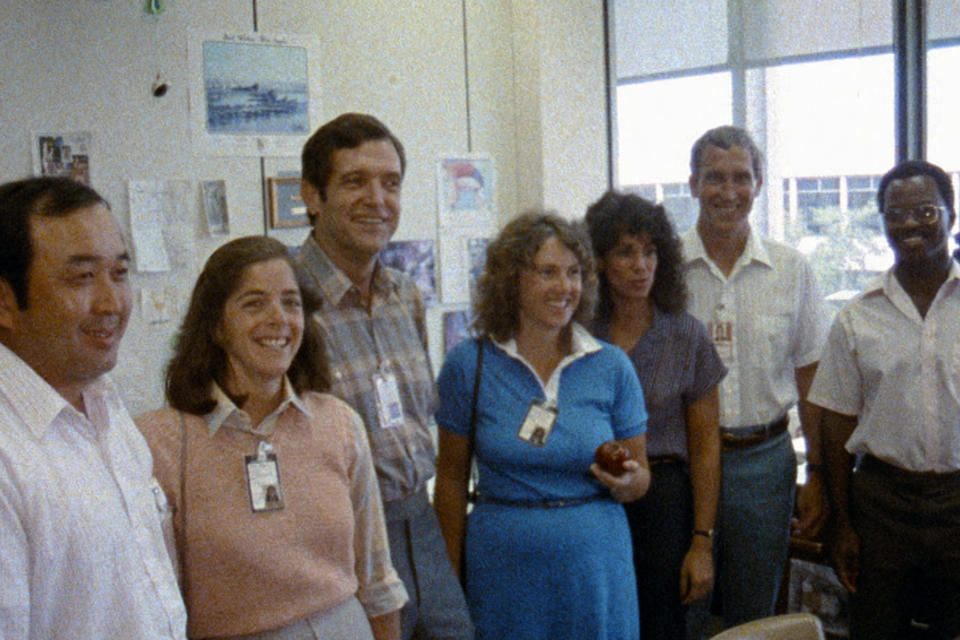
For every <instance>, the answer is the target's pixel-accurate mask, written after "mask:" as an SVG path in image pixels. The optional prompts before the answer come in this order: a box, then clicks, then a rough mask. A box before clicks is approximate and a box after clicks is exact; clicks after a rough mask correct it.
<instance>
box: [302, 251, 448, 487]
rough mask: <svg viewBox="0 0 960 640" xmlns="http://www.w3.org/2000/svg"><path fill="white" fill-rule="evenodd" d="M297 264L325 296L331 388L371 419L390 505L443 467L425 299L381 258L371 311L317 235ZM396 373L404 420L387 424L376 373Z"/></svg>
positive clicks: (321, 314)
mask: <svg viewBox="0 0 960 640" xmlns="http://www.w3.org/2000/svg"><path fill="white" fill-rule="evenodd" d="M295 260H296V262H297V263H298V265H299V266H300V267H302V268H303V269H304V271H305V272H306V273H307V274H308V275H309V278H308V280H309V282H308V286H311V287H313V288H314V290H315V292H316V293H317V294H319V297H320V300H321V306H320V309H319V310H318V311H317V312H316V313H314V315H313V321H314V322H315V323H316V324H317V326H318V327H319V328H320V331H321V333H322V334H323V339H324V342H325V345H326V355H327V357H328V359H329V363H330V370H331V374H332V387H331V389H330V393H332V394H333V395H335V396H337V397H339V398H341V399H342V400H344V401H345V402H347V403H348V404H349V405H350V406H352V407H353V408H354V409H356V410H357V412H358V413H359V414H360V416H361V417H362V418H363V421H364V424H365V425H366V428H367V435H368V436H369V438H370V448H371V449H372V451H373V461H374V466H375V467H376V470H377V477H378V479H379V483H380V493H381V494H382V496H383V500H384V502H390V501H393V500H399V499H401V498H405V497H407V496H409V495H412V494H413V493H415V492H416V491H417V490H419V489H420V488H422V487H423V486H424V485H425V484H426V482H427V480H429V479H430V478H431V477H433V474H434V472H435V466H434V458H435V450H434V445H433V436H432V434H431V428H430V427H431V425H432V422H433V412H434V410H435V409H436V405H437V393H436V387H435V386H434V381H433V369H432V368H431V366H430V357H429V355H428V352H427V330H426V323H425V320H424V312H425V308H424V304H423V300H422V298H421V297H420V292H419V291H418V290H417V288H416V285H415V284H414V283H413V281H412V280H410V279H409V278H407V277H406V276H404V275H403V274H401V273H400V272H398V271H396V270H394V269H390V268H389V267H386V266H385V265H383V264H382V263H380V262H379V261H378V262H377V265H376V267H375V269H374V272H373V283H372V285H371V291H370V294H371V306H370V312H369V313H368V312H367V310H366V309H365V308H364V307H363V304H362V303H361V296H360V290H359V289H358V288H357V287H356V286H355V285H354V284H353V283H352V282H351V281H350V279H349V278H347V276H346V275H345V274H344V273H343V272H342V271H341V270H340V269H338V268H337V267H336V266H335V265H334V264H333V263H332V262H331V261H330V259H329V258H328V257H327V255H326V254H325V253H324V252H323V250H322V249H321V248H320V247H319V246H318V245H317V243H316V242H315V241H314V239H313V237H312V236H310V237H308V238H307V240H306V241H305V242H304V243H303V246H302V247H300V250H299V251H298V252H297V255H296V258H295ZM377 373H381V374H391V375H393V376H394V378H395V379H396V381H397V388H398V389H399V392H400V401H401V403H402V404H403V423H402V424H401V425H399V426H394V427H389V428H383V427H381V425H380V418H379V416H378V413H377V402H376V397H375V390H374V375H375V374H377Z"/></svg>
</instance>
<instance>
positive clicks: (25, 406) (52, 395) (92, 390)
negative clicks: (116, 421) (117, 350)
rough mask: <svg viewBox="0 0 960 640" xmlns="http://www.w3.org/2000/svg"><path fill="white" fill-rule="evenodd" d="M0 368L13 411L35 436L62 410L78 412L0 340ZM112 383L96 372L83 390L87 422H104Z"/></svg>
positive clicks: (97, 426) (45, 429)
mask: <svg viewBox="0 0 960 640" xmlns="http://www.w3.org/2000/svg"><path fill="white" fill-rule="evenodd" d="M0 371H3V375H4V376H8V377H9V379H10V380H12V381H14V383H13V384H8V385H4V391H5V392H6V394H7V397H8V399H9V401H10V403H11V404H12V405H13V409H14V411H16V413H17V414H18V415H20V416H21V417H22V418H23V419H24V421H25V422H26V423H27V425H28V426H29V428H30V432H31V433H32V434H33V435H34V436H36V437H37V438H38V439H39V438H42V437H43V435H44V433H46V431H47V429H48V428H49V427H50V426H51V425H52V424H53V422H54V420H56V419H57V416H59V415H60V414H61V413H62V412H63V411H72V412H74V413H76V414H77V415H81V414H80V413H79V412H78V411H77V410H76V409H75V408H74V407H73V405H71V404H70V403H69V402H67V400H66V398H64V397H63V396H62V395H60V393H59V392H58V391H57V390H56V389H54V388H53V387H52V386H50V383H48V382H47V381H46V380H44V379H43V378H42V377H40V374H38V373H37V372H36V371H34V370H33V367H31V366H30V365H28V364H27V363H26V362H24V361H23V359H21V358H20V356H18V355H17V354H16V353H14V352H13V351H11V350H10V349H9V348H7V347H6V346H4V345H2V344H0ZM112 386H113V384H112V383H111V382H110V381H109V379H108V378H107V376H105V375H104V376H100V377H99V378H97V379H96V380H94V381H93V382H91V383H90V384H89V385H87V387H86V388H85V389H84V390H83V392H82V394H83V401H84V405H85V407H86V412H87V417H86V418H87V422H88V423H89V424H90V425H91V426H92V427H94V428H95V429H99V428H101V427H103V426H105V425H106V423H105V422H104V419H105V418H106V414H107V408H106V407H105V405H104V402H105V396H106V393H107V392H108V391H109V390H111V389H112Z"/></svg>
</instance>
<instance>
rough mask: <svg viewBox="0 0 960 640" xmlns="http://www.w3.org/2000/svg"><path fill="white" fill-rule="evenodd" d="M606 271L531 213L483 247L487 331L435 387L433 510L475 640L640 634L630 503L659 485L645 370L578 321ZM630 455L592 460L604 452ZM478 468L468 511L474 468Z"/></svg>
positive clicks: (575, 236) (479, 312) (483, 328)
mask: <svg viewBox="0 0 960 640" xmlns="http://www.w3.org/2000/svg"><path fill="white" fill-rule="evenodd" d="M595 291H596V278H595V276H594V273H593V257H592V250H591V248H590V245H589V242H588V240H587V238H586V237H585V236H584V234H583V232H582V231H581V230H580V229H579V228H577V227H576V226H574V225H573V224H571V223H570V222H567V221H565V220H563V219H562V218H560V217H558V216H556V215H553V214H547V213H528V214H524V215H522V216H520V217H518V218H516V219H514V220H513V221H511V222H510V223H509V224H507V225H506V226H505V227H504V228H503V230H502V231H501V232H500V234H499V236H498V237H497V238H496V239H495V240H494V241H493V242H492V243H491V244H490V245H489V247H488V248H487V263H486V267H485V271H484V274H483V276H482V277H481V279H480V282H479V288H478V301H477V304H476V322H475V325H476V328H477V330H478V332H479V334H480V336H481V337H480V338H479V339H478V340H476V341H467V342H464V343H462V344H461V345H459V346H458V347H456V348H455V349H454V350H453V351H451V352H450V354H449V356H448V357H447V360H446V362H444V365H443V369H442V371H441V373H440V378H439V382H438V385H439V390H440V397H441V406H440V410H439V411H438V412H437V424H438V426H439V457H438V462H437V467H438V468H437V481H436V494H435V502H434V506H435V508H436V510H437V515H438V518H439V520H440V526H441V529H442V530H443V533H444V537H445V539H446V543H447V549H448V551H449V553H450V556H451V560H452V561H453V563H454V566H460V561H461V555H463V556H464V558H465V562H464V564H463V566H464V572H465V573H464V575H463V576H462V578H463V579H464V581H465V584H466V587H467V600H468V603H469V605H470V611H471V614H472V616H473V620H474V623H475V625H476V632H477V638H478V639H480V640H482V639H484V638H507V637H509V638H515V639H519V640H533V639H538V638H544V639H546V638H551V639H557V638H570V639H573V638H598V639H605V638H606V639H611V640H613V639H618V640H636V638H638V637H639V630H638V622H637V600H636V585H635V579H634V573H633V566H632V562H631V557H630V532H629V528H628V525H627V520H626V516H625V514H624V511H623V507H622V506H621V505H620V503H622V502H628V501H631V500H635V499H637V498H639V497H640V496H642V495H643V494H644V493H645V492H646V490H647V487H648V485H649V480H650V472H649V469H648V468H647V461H646V453H645V449H646V445H645V436H644V430H645V428H646V412H645V410H644V406H643V394H642V391H641V390H640V386H639V383H638V382H637V377H636V373H635V372H634V370H633V367H632V366H631V365H630V363H629V361H628V360H627V358H626V356H625V355H624V354H623V352H621V351H620V350H618V349H616V348H615V347H613V346H611V345H608V344H605V343H602V342H599V341H597V340H595V339H594V338H593V337H591V336H590V334H589V333H588V332H587V331H586V330H585V329H584V328H583V326H582V325H581V322H588V321H589V319H590V316H591V310H592V306H593V299H594V293H595ZM610 440H615V441H618V442H619V443H620V444H621V445H622V446H623V447H625V448H626V449H627V450H629V452H630V453H631V454H632V459H631V460H628V461H627V462H625V463H624V466H623V468H622V469H618V470H615V472H609V471H606V470H604V469H602V468H601V467H600V466H598V465H597V464H596V463H594V451H595V449H596V448H597V447H598V446H599V445H601V444H602V443H604V442H606V441H610ZM474 456H475V457H476V463H477V468H478V472H479V477H478V484H477V494H476V504H475V506H474V509H473V510H472V512H471V513H470V516H469V518H467V515H466V513H467V502H468V492H467V485H468V477H469V472H470V466H471V459H472V458H473V457H474Z"/></svg>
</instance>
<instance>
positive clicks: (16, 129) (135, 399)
mask: <svg viewBox="0 0 960 640" xmlns="http://www.w3.org/2000/svg"><path fill="white" fill-rule="evenodd" d="M144 4H145V3H141V2H129V1H127V0H77V1H76V2H70V3H67V2H50V3H41V2H17V3H14V2H11V1H10V0H4V1H3V2H2V3H0V41H2V42H3V43H4V47H3V56H2V58H0V89H2V95H3V100H2V101H0V181H2V182H6V181H8V180H13V179H16V178H19V177H22V176H24V175H28V174H29V173H30V172H31V154H30V144H31V143H32V134H33V133H34V132H38V131H43V132H48V131H54V132H56V131H62V132H71V131H90V132H92V133H93V135H94V150H93V153H92V156H93V157H92V166H91V180H92V182H93V185H94V187H96V188H97V189H98V190H99V191H100V192H101V193H102V194H103V195H105V196H106V197H107V198H108V199H109V200H110V201H111V203H113V208H114V211H115V212H116V213H117V215H118V217H119V218H120V219H121V221H125V220H126V219H127V213H128V212H127V204H126V198H127V195H126V184H127V180H129V179H162V180H174V181H181V182H180V183H179V184H180V186H181V188H182V189H184V190H185V193H186V200H185V202H186V205H187V206H186V208H185V210H184V211H183V212H181V213H180V214H179V215H181V216H182V218H183V219H182V220H178V221H177V222H178V225H177V226H178V230H177V231H176V232H175V233H172V234H171V237H170V238H168V240H170V239H172V240H174V241H175V242H182V244H183V246H182V247H179V248H178V251H180V252H181V253H182V255H184V256H185V260H184V261H183V263H182V264H180V265H178V266H177V268H175V269H174V270H173V271H172V272H170V273H165V274H137V275H136V276H135V277H134V285H135V287H138V288H139V287H148V288H157V287H164V286H170V287H173V288H174V289H175V291H176V295H175V300H174V301H173V302H174V305H173V306H174V308H173V311H172V317H173V318H174V319H173V320H172V321H171V322H169V323H166V324H160V325H152V326H150V325H147V324H146V323H145V322H144V321H143V318H142V316H141V312H140V308H139V302H138V304H137V306H136V307H135V309H134V314H133V317H132V319H131V324H130V328H129V330H128V332H127V337H126V338H125V340H124V346H123V349H122V351H121V356H120V358H121V359H120V364H119V365H118V367H117V370H116V371H115V372H114V378H115V379H116V380H117V381H118V383H119V384H120V385H121V387H122V388H123V390H124V395H125V396H126V399H127V401H128V403H129V405H130V407H131V410H132V411H133V412H134V413H137V412H140V411H143V410H146V409H150V408H154V407H156V406H158V405H160V404H161V403H162V385H161V376H162V369H163V365H164V363H165V361H166V359H167V357H168V355H169V347H170V344H171V340H172V336H173V334H174V332H175V330H176V327H177V324H178V323H179V318H180V317H181V316H182V313H183V311H184V308H185V305H186V299H187V296H188V295H189V291H190V288H191V287H192V284H193V280H194V278H195V277H196V274H197V272H198V271H199V269H200V267H201V266H202V263H203V261H204V260H205V259H206V257H207V256H208V255H209V254H210V252H211V251H212V250H213V249H214V248H215V247H216V246H218V245H219V244H221V243H222V242H223V241H224V240H225V238H223V237H222V236H221V237H210V236H209V235H207V234H206V232H205V231H204V228H203V225H202V223H201V216H200V211H199V194H198V183H199V181H200V180H204V179H221V178H222V179H225V180H226V181H227V199H228V203H229V207H230V231H231V236H237V235H245V234H251V233H263V232H264V223H263V192H262V186H261V173H260V161H259V159H257V158H253V157H240V158H236V157H233V158H229V157H217V156H214V155H207V154H205V153H195V152H194V150H193V147H192V143H191V138H190V132H189V127H188V123H189V120H190V117H189V111H188V109H189V95H188V93H189V92H188V88H189V87H191V86H192V83H193V81H194V79H193V78H191V77H190V71H189V65H188V63H187V62H188V59H187V54H188V46H189V43H190V41H191V40H190V39H191V34H192V33H195V32H210V31H213V30H220V31H224V32H249V31H251V30H252V29H253V3H252V2H251V0H192V1H189V2H188V1H186V0H166V1H165V2H164V3H163V4H164V6H165V11H164V12H163V13H162V14H160V15H158V16H151V15H147V14H146V13H144V11H143V7H144ZM256 4H257V20H258V28H259V31H260V32H262V33H264V34H285V33H288V34H301V35H306V36H308V37H309V42H310V45H309V46H310V47H311V48H313V47H315V50H314V49H312V50H311V53H312V54H316V58H317V59H318V60H320V65H319V67H318V68H314V69H311V74H310V75H311V83H312V84H311V92H312V93H313V94H314V95H313V97H314V98H318V99H320V100H321V101H322V112H323V113H322V120H321V122H316V123H313V126H314V127H315V126H317V125H319V124H321V123H322V121H325V120H327V119H329V118H332V117H334V116H336V115H337V114H339V113H341V112H343V111H347V110H357V111H366V112H369V113H373V114H375V115H377V116H378V117H380V118H381V119H382V120H384V121H385V122H386V123H387V124H388V125H389V126H390V127H391V128H392V129H393V130H394V131H395V132H396V133H397V134H398V136H399V137H400V138H401V139H402V140H403V142H404V145H405V146H406V148H407V150H408V162H409V166H408V173H407V177H406V180H405V182H404V211H403V216H402V220H401V225H400V228H399V230H398V232H397V236H396V239H419V238H435V237H436V223H435V216H436V211H437V202H436V186H435V168H434V164H435V161H436V158H437V157H438V156H440V155H443V154H448V153H463V152H466V151H475V152H486V153H490V154H492V156H493V158H494V161H495V164H496V167H497V171H498V180H497V183H496V188H497V193H496V203H497V208H498V211H499V213H500V216H501V218H502V219H506V218H509V217H511V216H512V215H514V214H515V213H517V212H518V211H519V210H521V209H525V208H529V207H544V206H546V207H550V208H555V209H557V210H559V211H560V212H561V213H563V214H565V215H568V216H580V215H582V212H583V210H584V208H585V207H586V205H587V204H588V203H589V202H591V201H592V200H594V199H595V198H596V197H597V196H598V195H599V194H600V193H601V192H602V191H603V190H604V189H605V188H606V186H607V183H606V175H607V166H606V122H605V96H604V91H605V88H604V68H603V3H602V1H601V0H559V1H556V2H549V3H547V2H537V1H534V0H513V1H511V0H467V1H466V2H465V3H463V4H462V3H461V1H460V0H416V1H413V2H409V3H404V5H403V7H402V8H401V7H399V6H398V4H397V3H394V2H388V1H386V0H326V1H325V2H322V3H320V2H315V3H304V2H297V1H295V0H258V2H257V3H256ZM465 34H466V35H465ZM157 73H161V74H163V75H164V76H165V77H166V79H167V80H168V81H169V82H170V86H171V88H170V90H169V92H168V93H167V95H166V96H165V97H163V98H160V99H157V98H154V97H152V96H151V94H150V86H151V83H152V82H153V80H154V78H155V76H156V74H157ZM468 79H469V91H468V89H467V81H468ZM468 105H469V121H468V117H467V113H468ZM468 132H469V134H468ZM265 164H266V166H267V170H268V172H270V171H271V170H272V169H276V168H293V169H297V168H298V160H297V159H296V158H295V157H291V158H268V159H266V160H265ZM303 235H304V232H303V231H302V230H296V231H288V232H285V233H284V234H282V235H281V236H280V237H281V239H282V240H284V241H285V242H287V243H288V244H294V243H297V242H299V240H300V239H301V238H302V236H303ZM449 308H450V307H440V308H438V309H434V310H433V311H431V314H430V317H429V321H430V325H431V334H432V335H431V351H432V355H433V359H434V364H435V365H439V362H440V360H441V358H442V353H441V344H442V340H441V335H440V329H439V325H440V316H441V313H442V311H444V310H447V309H449Z"/></svg>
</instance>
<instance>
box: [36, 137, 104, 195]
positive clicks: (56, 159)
mask: <svg viewBox="0 0 960 640" xmlns="http://www.w3.org/2000/svg"><path fill="white" fill-rule="evenodd" d="M92 140H93V136H92V134H90V133H89V132H85V131H81V132H75V133H38V134H36V135H35V136H34V145H33V172H34V174H35V175H38V176H57V177H63V178H70V179H71V180H76V181H77V182H82V183H83V184H86V185H89V184H90V149H91V146H92V144H91V143H92Z"/></svg>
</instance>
